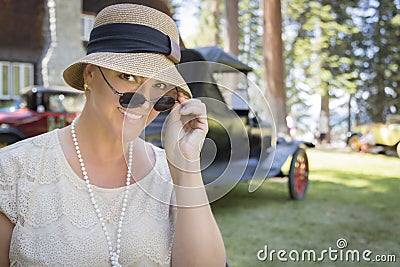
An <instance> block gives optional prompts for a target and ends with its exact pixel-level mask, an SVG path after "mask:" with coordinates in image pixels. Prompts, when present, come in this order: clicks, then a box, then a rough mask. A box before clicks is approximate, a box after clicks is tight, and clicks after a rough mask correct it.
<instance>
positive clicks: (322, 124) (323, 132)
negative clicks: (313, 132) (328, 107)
mask: <svg viewBox="0 0 400 267" xmlns="http://www.w3.org/2000/svg"><path fill="white" fill-rule="evenodd" d="M328 132H329V118H328V116H327V115H326V112H325V110H322V111H321V115H320V118H319V122H318V134H319V137H318V140H319V143H320V144H323V145H324V144H326V143H327V142H328V139H327V137H328V136H327V135H328Z"/></svg>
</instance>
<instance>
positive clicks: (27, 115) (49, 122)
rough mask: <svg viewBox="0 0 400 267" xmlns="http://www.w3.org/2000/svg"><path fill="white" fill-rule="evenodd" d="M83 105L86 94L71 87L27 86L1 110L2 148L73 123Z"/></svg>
mask: <svg viewBox="0 0 400 267" xmlns="http://www.w3.org/2000/svg"><path fill="white" fill-rule="evenodd" d="M83 104H84V97H83V94H82V93H81V92H79V91H78V90H75V89H72V88H69V87H57V86H55V87H54V86H53V87H51V88H45V87H43V86H32V87H29V88H26V89H24V90H23V93H22V94H21V96H20V97H19V98H18V99H16V100H15V101H14V102H13V103H12V104H11V105H9V106H6V107H3V108H2V109H1V110H0V147H3V146H6V145H9V144H12V143H15V142H17V141H19V140H22V139H25V138H28V137H32V136H35V135H38V134H42V133H45V132H48V131H50V130H53V129H55V128H61V127H64V126H65V125H68V124H70V123H71V122H72V120H73V118H74V117H75V116H76V115H77V114H78V113H79V112H80V111H81V110H82V107H83Z"/></svg>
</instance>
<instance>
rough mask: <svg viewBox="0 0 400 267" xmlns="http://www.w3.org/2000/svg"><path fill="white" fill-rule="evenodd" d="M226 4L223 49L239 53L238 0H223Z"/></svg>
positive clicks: (235, 53) (236, 54)
mask: <svg viewBox="0 0 400 267" xmlns="http://www.w3.org/2000/svg"><path fill="white" fill-rule="evenodd" d="M225 5H226V31H225V40H224V42H225V44H224V50H225V51H227V52H229V53H232V54H234V55H235V56H238V55H239V20H238V5H239V0H225Z"/></svg>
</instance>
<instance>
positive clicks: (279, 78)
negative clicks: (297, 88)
mask: <svg viewBox="0 0 400 267" xmlns="http://www.w3.org/2000/svg"><path fill="white" fill-rule="evenodd" d="M262 9H263V27H264V34H263V60H264V84H265V93H266V96H267V99H268V101H269V104H270V105H271V109H272V115H273V118H274V121H275V125H276V130H277V132H278V133H286V134H287V133H288V128H287V126H286V92H285V84H284V67H283V45H282V14H281V1H277V0H262Z"/></svg>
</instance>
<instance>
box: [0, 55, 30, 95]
mask: <svg viewBox="0 0 400 267" xmlns="http://www.w3.org/2000/svg"><path fill="white" fill-rule="evenodd" d="M30 85H33V64H31V63H20V62H5V61H0V99H13V98H16V97H17V96H19V94H20V93H21V90H22V89H23V88H25V87H27V86H30Z"/></svg>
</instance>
